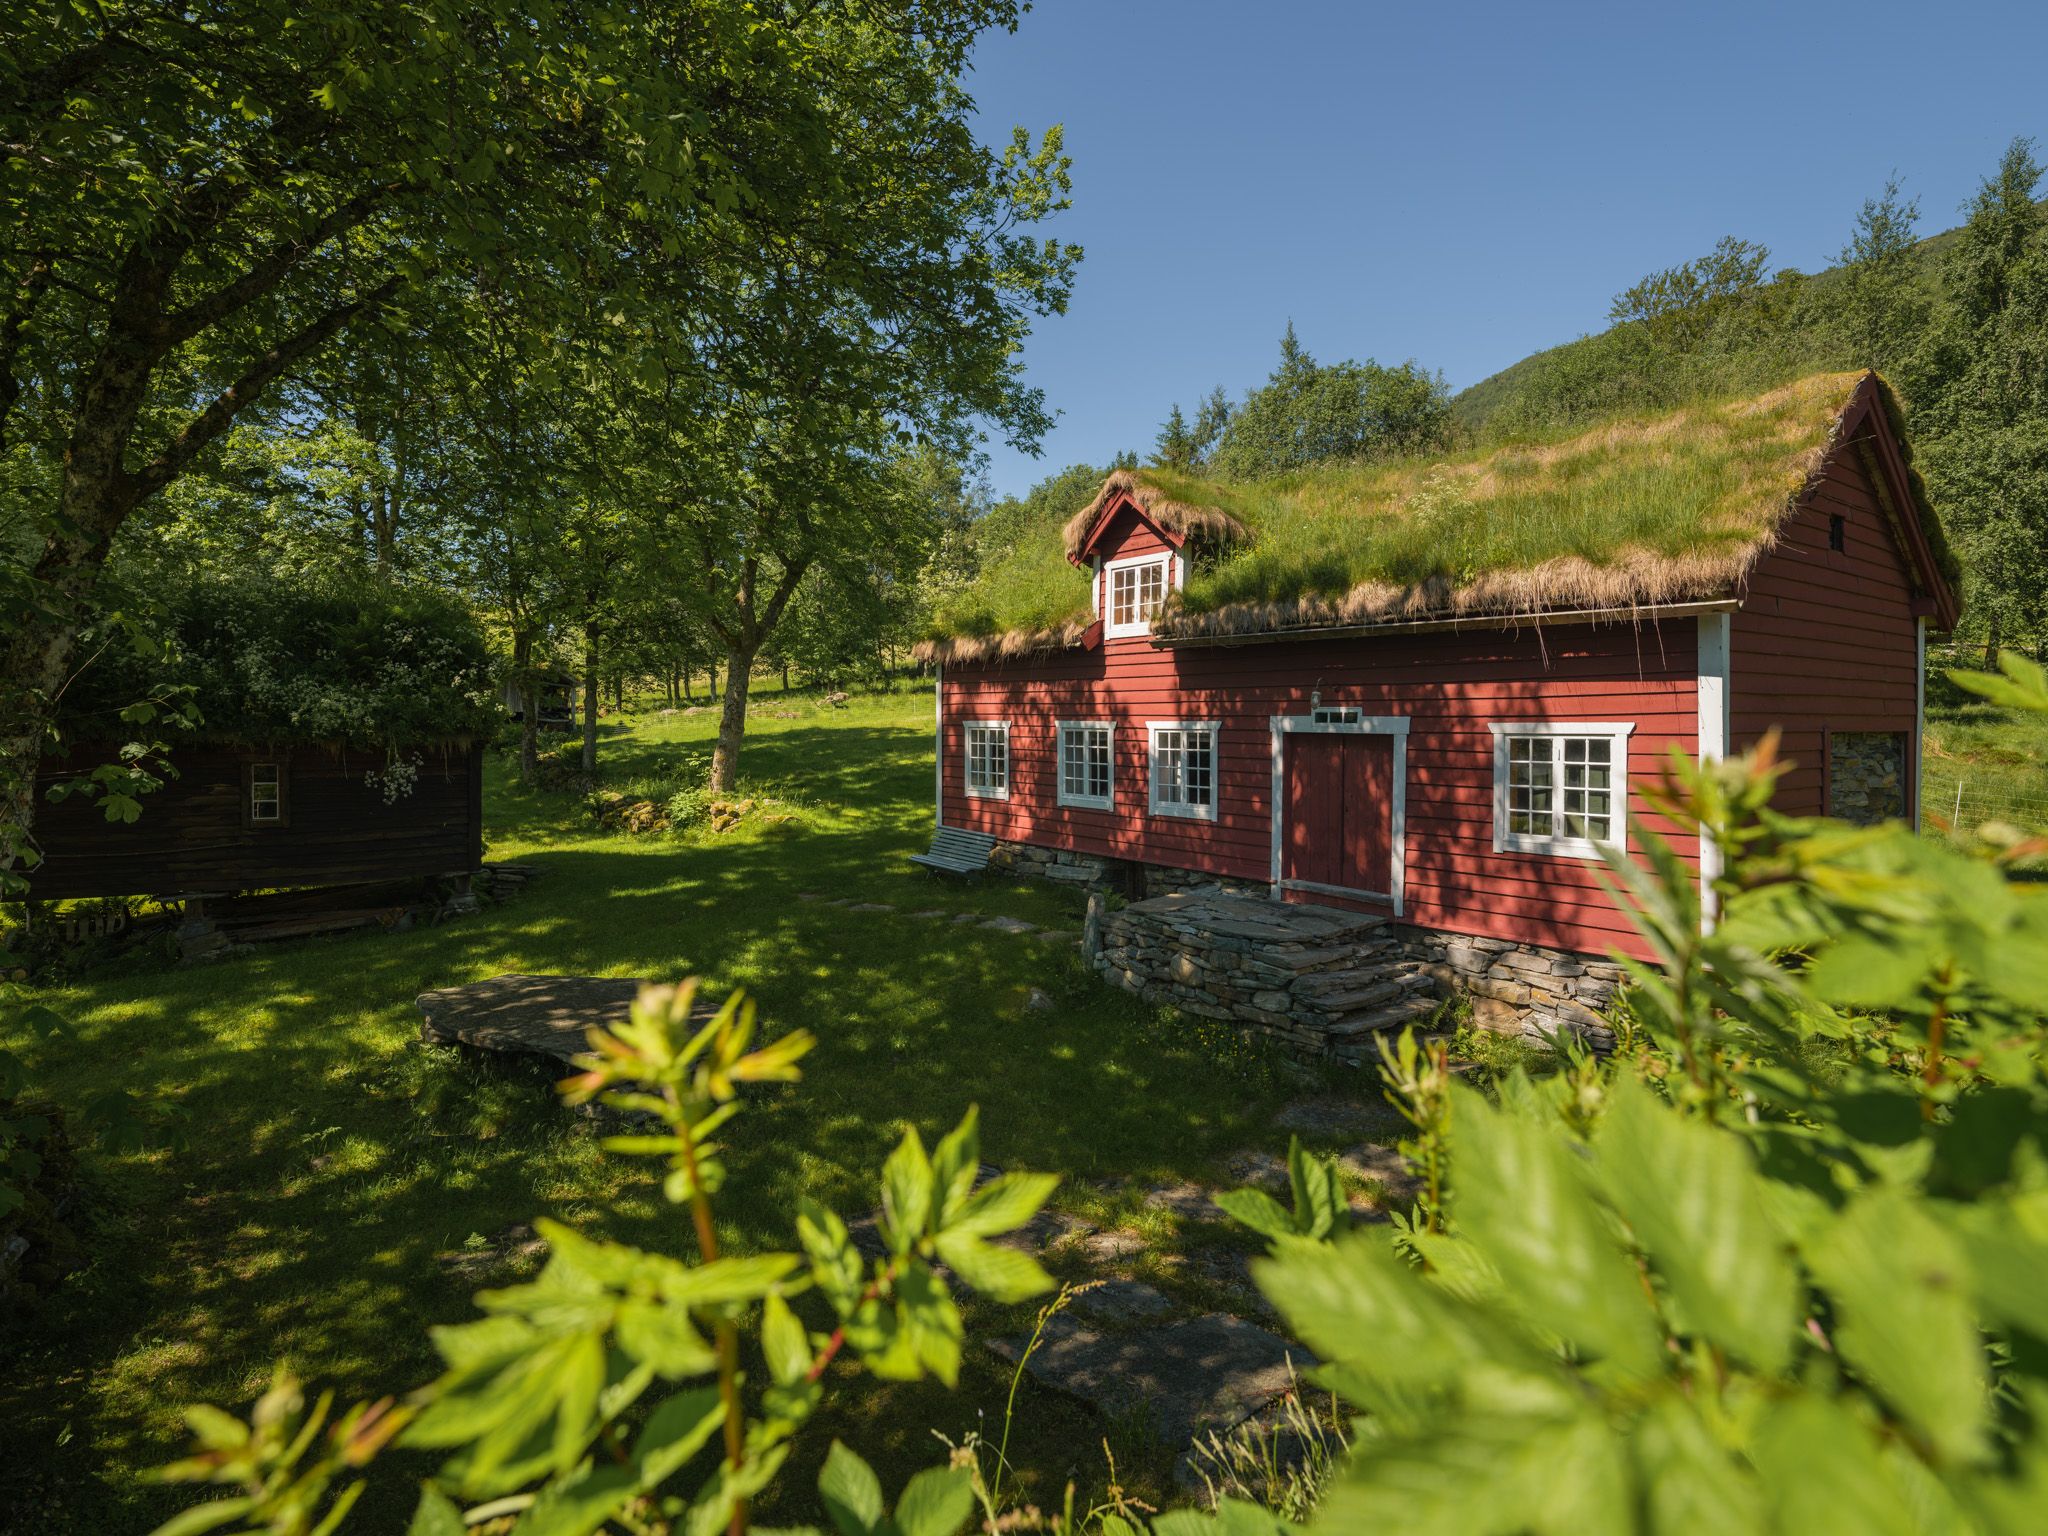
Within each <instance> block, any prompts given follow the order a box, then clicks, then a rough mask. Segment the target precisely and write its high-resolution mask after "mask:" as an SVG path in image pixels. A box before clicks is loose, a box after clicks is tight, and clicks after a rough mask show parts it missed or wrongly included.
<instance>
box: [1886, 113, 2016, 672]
mask: <svg viewBox="0 0 2048 1536" xmlns="http://www.w3.org/2000/svg"><path fill="white" fill-rule="evenodd" d="M2041 177H2042V168H2041V166H2040V164H2039V162H2037V161H2036V160H2035V158H2034V155H2033V146H2032V144H2031V143H2030V142H2029V141H2028V140H2025V139H2015V140H2014V141H2013V143H2012V144H2011V146H2010V147H2009V148H2008V149H2007V150H2006V152H2005V154H2004V155H2003V157H2002V158H2001V159H2000V161H1999V165H1998V169H1997V170H1996V171H1995V172H1994V173H1993V174H1992V175H1991V176H1990V177H1989V178H1988V179H1987V180H1986V181H1985V182H1984V184H1983V185H1982V187H1980V188H1979V190H1978V193H1977V195H1976V197H1975V199H1974V200H1973V201H1972V203H1971V205H1970V216H1969V218H1968V220H1967V221H1966V222H1965V223H1964V225H1963V227H1962V229H1961V230H1960V231H1959V232H1958V234H1957V237H1956V242H1955V246H1954V248H1953V250H1952V252H1951V254H1950V255H1949V257H1948V260H1947V262H1946V264H1945V268H1944V271H1943V287H1944V292H1945V297H1946V304H1945V307H1944V310H1943V313H1942V316H1941V318H1940V320H1939V321H1938V323H1937V324H1936V326H1935V328H1934V333H1933V336H1932V338H1931V340H1930V342H1929V344H1928V346H1927V347H1926V348H1925V350H1924V353H1923V354H1922V356H1921V357H1920V358H1919V359H1917V360H1916V362H1915V364H1914V366H1913V369H1912V373H1911V393H1910V398H1911V399H1912V401H1913V404H1914V413H1913V421H1912V426H1913V429H1914V432H1915V434H1916V437H1917V439H1918V443H1919V452H1920V457H1919V462H1920V463H1921V465H1922V466H1923V468H1924V470H1925V473H1926V474H1927V477H1928V483H1929V486H1930V489H1931V490H1932V492H1933V494H1934V497H1935V501H1936V504H1937V505H1938V506H1940V507H1941V508H1942V512H1943V517H1944V521H1945V523H1946V526H1947V529H1948V533H1949V537H1950V538H1951V540H1952V541H1953V542H1954V544H1955V547H1956V551H1957V553H1958V555H1959V556H1960V557H1961V559H1962V561H1963V564H1964V568H1965V571H1966V574H1967V583H1968V585H1967V596H1968V601H1969V604H1970V608H1971V610H1972V617H1973V619H1974V621H1975V622H1977V623H1981V624H1982V625H1983V629H1982V631H1981V633H1982V634H1983V637H1984V644H1985V653H1986V657H1987V662H1995V660H1996V657H1997V654H1998V650H1999V647H2000V646H2001V645H2002V644H2003V643H2005V641H2006V638H2007V637H2008V636H2016V635H2031V634H2034V633H2036V632H2038V630H2039V628H2040V626H2041V625H2042V623H2043V621H2044V619H2048V215H2044V213H2043V210H2042V208H2041V206H2040V204H2039V203H2037V202H2036V201H2035V194H2036V192H2037V190H2038V189H2039V186H2040V182H2041Z"/></svg>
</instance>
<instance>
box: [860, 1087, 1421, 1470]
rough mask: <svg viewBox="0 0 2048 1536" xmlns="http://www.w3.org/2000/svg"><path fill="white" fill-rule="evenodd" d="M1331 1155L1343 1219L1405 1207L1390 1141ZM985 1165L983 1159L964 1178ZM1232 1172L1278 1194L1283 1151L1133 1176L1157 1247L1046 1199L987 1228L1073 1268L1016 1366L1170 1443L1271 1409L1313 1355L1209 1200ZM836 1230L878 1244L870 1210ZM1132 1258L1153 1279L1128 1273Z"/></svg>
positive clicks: (1379, 1116) (1016, 1354) (1180, 1444)
mask: <svg viewBox="0 0 2048 1536" xmlns="http://www.w3.org/2000/svg"><path fill="white" fill-rule="evenodd" d="M1274 1118H1275V1121H1276V1124H1277V1126H1278V1128H1280V1129H1281V1130H1283V1131H1284V1130H1295V1131H1299V1132H1300V1133H1301V1134H1302V1135H1304V1136H1305V1137H1308V1138H1310V1139H1311V1140H1314V1141H1318V1142H1321V1143H1324V1144H1325V1145H1327V1143H1329V1142H1333V1141H1338V1140H1342V1139H1346V1138H1349V1137H1352V1136H1363V1135H1391V1134H1394V1132H1395V1131H1396V1130H1397V1129H1398V1128H1399V1126H1400V1124H1401V1122H1400V1121H1399V1117H1398V1116H1396V1115H1394V1113H1393V1111H1392V1110H1391V1108H1390V1107H1389V1108H1386V1109H1384V1112H1383V1110H1382V1107H1380V1106H1376V1105H1374V1104H1372V1103H1370V1102H1364V1101H1352V1100H1341V1099H1332V1098H1315V1099H1301V1100H1297V1101H1295V1102H1294V1103H1291V1104H1288V1105H1287V1106H1285V1107H1284V1108H1283V1109H1282V1110H1281V1111H1280V1112H1279V1113H1278V1114H1277V1115H1276V1116H1275V1117H1274ZM1390 1120H1391V1121H1392V1122H1393V1123H1392V1124H1391V1125H1390V1124H1389V1121H1390ZM1317 1155H1319V1156H1330V1155H1333V1154H1331V1153H1330V1152H1328V1151H1327V1150H1324V1151H1319V1152H1318V1153H1317ZM1334 1156H1335V1157H1336V1159H1337V1163H1338V1166H1339V1167H1340V1168H1341V1169H1343V1170H1344V1171H1345V1172H1346V1173H1348V1174H1350V1175H1351V1176H1352V1177H1353V1178H1354V1179H1357V1180H1360V1181H1363V1182H1365V1183H1366V1185H1367V1188H1366V1190H1365V1191H1364V1192H1362V1193H1355V1194H1354V1195H1353V1196H1352V1200H1351V1214H1352V1220H1353V1221H1354V1223H1365V1222H1372V1221H1382V1220H1385V1214H1384V1208H1385V1206H1386V1205H1387V1204H1392V1205H1394V1206H1396V1207H1401V1208H1405V1206H1406V1205H1407V1204H1409V1203H1410V1202H1411V1201H1412V1199H1413V1198H1414V1192H1415V1190H1416V1188H1417V1181H1416V1179H1415V1176H1414V1174H1413V1172H1412V1171H1411V1170H1410V1169H1409V1168H1408V1167H1407V1166H1406V1164H1405V1162H1404V1161H1403V1159H1402V1158H1401V1155H1400V1154H1399V1153H1398V1152H1396V1151H1395V1150H1394V1149H1393V1148H1391V1147H1388V1146H1384V1145H1380V1144H1378V1143H1377V1142H1373V1141H1364V1140H1361V1141H1359V1142H1358V1143H1357V1144H1355V1145H1353V1146H1350V1147H1347V1148H1345V1149H1344V1150H1342V1151H1339V1152H1337V1153H1335V1154H1334ZM998 1171H999V1170H997V1169H996V1168H995V1167H993V1166H992V1165H990V1164H987V1163H984V1164H982V1165H981V1167H980V1169H979V1170H978V1172H977V1174H976V1182H977V1183H980V1182H983V1181H986V1180H988V1179H991V1178H994V1177H995V1176H996V1175H997V1173H998ZM1241 1185H1254V1186H1257V1187H1260V1188H1264V1189H1267V1190H1269V1191H1271V1192H1272V1193H1273V1194H1274V1195H1275V1196H1277V1197H1279V1198H1281V1199H1283V1200H1284V1199H1285V1198H1286V1192H1287V1159H1286V1157H1285V1155H1284V1154H1281V1153H1278V1152H1275V1151H1272V1150H1269V1149H1265V1148H1253V1149H1247V1150H1245V1151H1243V1152H1240V1153H1238V1154H1236V1155H1235V1156H1233V1157H1231V1158H1229V1159H1227V1160H1226V1163H1225V1166H1224V1179H1223V1181H1222V1182H1221V1183H1218V1184H1213V1185H1212V1184H1206V1183H1202V1182H1199V1181H1197V1180H1193V1179H1177V1180H1173V1181H1171V1182H1168V1183H1162V1184H1152V1185H1149V1186H1142V1187H1139V1188H1138V1189H1137V1190H1136V1199H1137V1202H1138V1204H1139V1205H1141V1206H1142V1207H1143V1208H1144V1210H1145V1211H1146V1212H1148V1213H1157V1214H1158V1215H1161V1216H1165V1217H1167V1218H1169V1222H1170V1225H1171V1227H1172V1229H1173V1231H1174V1238H1173V1242H1172V1246H1171V1248H1169V1249H1161V1248H1160V1247H1158V1246H1157V1242H1156V1239H1157V1233H1158V1226H1157V1224H1156V1223H1152V1222H1147V1221H1142V1220H1141V1221H1139V1222H1137V1223H1135V1224H1134V1225H1135V1226H1140V1227H1144V1228H1145V1230H1146V1231H1149V1232H1151V1233H1152V1234H1153V1237H1152V1238H1151V1239H1148V1238H1147V1237H1146V1236H1145V1235H1144V1233H1142V1232H1140V1231H1137V1230H1132V1229H1129V1228H1124V1227H1117V1226H1111V1227H1100V1226H1097V1225H1096V1224H1095V1223H1093V1222H1091V1221H1088V1220H1084V1219H1083V1218H1081V1217H1079V1216H1075V1215H1072V1214H1071V1213H1068V1212H1065V1211H1057V1210H1046V1211H1041V1212H1040V1213H1039V1214H1038V1215H1037V1216H1036V1217H1034V1218H1033V1219H1032V1221H1031V1222H1030V1223H1029V1224H1028V1225H1027V1226H1025V1227H1024V1228H1023V1229H1021V1230H1020V1231H1017V1232H1014V1233H1011V1234H1009V1235H1008V1236H1006V1237H1003V1238H1000V1239H998V1240H997V1241H999V1242H1001V1243H1003V1244H1005V1245H1006V1246H1010V1247H1014V1248H1018V1249H1021V1250H1023V1251H1025V1252H1028V1253H1032V1254H1035V1255H1036V1256H1038V1257H1039V1258H1041V1259H1042V1260H1043V1261H1044V1262H1045V1263H1047V1264H1048V1265H1049V1266H1051V1267H1052V1268H1053V1270H1054V1272H1055V1273H1057V1274H1060V1275H1063V1276H1066V1277H1067V1278H1068V1279H1069V1280H1070V1282H1077V1283H1076V1284H1075V1290H1074V1294H1073V1297H1072V1299H1071V1301H1070V1302H1069V1304H1068V1308H1067V1310H1065V1311H1063V1312H1061V1313H1059V1314H1057V1315H1055V1316H1054V1317H1053V1318H1051V1319H1050V1320H1049V1321H1048V1322H1047V1324H1046V1327H1045V1332H1044V1335H1043V1336H1042V1338H1041V1340H1040V1343H1039V1347H1038V1349H1037V1350H1036V1351H1035V1352H1033V1353H1032V1355H1031V1357H1030V1360H1029V1363H1028V1365H1027V1366H1026V1369H1027V1370H1028V1371H1029V1373H1030V1374H1031V1376H1032V1377H1033V1379H1034V1380H1036V1381H1038V1382H1040V1383H1041V1384H1043V1385H1044V1386H1046V1387H1048V1388H1050V1389H1052V1390H1054V1391H1057V1392H1063V1393H1066V1394H1068V1395H1069V1396H1072V1397H1075V1398H1078V1399H1080V1400H1081V1401H1082V1402H1084V1403H1086V1404H1088V1405H1089V1406H1090V1407H1092V1408H1094V1409H1095V1410H1097V1411H1098V1412H1100V1413H1102V1414H1104V1415H1106V1416H1109V1417H1112V1418H1115V1419H1117V1420H1119V1421H1120V1422H1132V1421H1136V1422H1140V1423H1142V1424H1143V1425H1144V1426H1145V1428H1146V1431H1147V1432H1148V1433H1149V1434H1151V1435H1153V1436H1155V1437H1157V1438H1158V1439H1159V1440H1160V1441H1161V1442H1162V1443H1163V1444H1167V1445H1170V1446H1171V1448H1172V1449H1173V1450H1174V1451H1175V1452H1176V1453H1181V1452H1184V1451H1186V1450H1187V1449H1188V1448H1189V1447H1190V1446H1192V1445H1193V1443H1194V1442H1195V1441H1196V1440H1197V1439H1199V1438H1201V1437H1203V1436H1205V1435H1207V1434H1209V1433H1211V1432H1221V1433H1228V1432H1231V1431H1234V1430H1236V1429H1238V1428H1239V1427H1240V1426H1242V1425H1244V1424H1246V1423H1248V1422H1250V1421H1254V1420H1256V1421H1259V1422H1262V1423H1263V1422H1266V1421H1267V1420H1269V1419H1270V1418H1271V1417H1272V1416H1273V1415H1274V1414H1275V1413H1277V1412H1278V1406H1277V1404H1278V1399H1279V1398H1280V1397H1281V1395H1282V1394H1283V1393H1285V1392H1287V1391H1288V1390H1290V1389H1291V1388H1292V1387H1294V1386H1295V1385H1296V1383H1297V1381H1298V1380H1299V1379H1300V1378H1301V1377H1303V1376H1305V1375H1306V1374H1307V1372H1308V1371H1309V1370H1311V1369H1312V1368H1313V1367H1314V1364H1315V1361H1314V1359H1313V1357H1312V1356H1311V1355H1309V1354H1308V1352H1307V1351H1306V1350H1304V1349H1303V1348H1302V1346H1301V1345H1299V1344H1297V1343H1293V1342H1291V1341H1289V1340H1288V1339H1286V1338H1285V1337H1284V1336H1283V1335H1282V1334H1281V1333H1280V1332H1278V1331H1277V1329H1278V1327H1279V1326H1280V1320H1279V1318H1278V1316H1277V1315H1276V1314H1275V1313H1274V1311H1273V1309H1272V1308H1271V1306H1270V1305H1269V1304H1268V1303H1267V1302H1266V1300H1265V1298H1264V1297H1263V1296H1261V1295H1260V1294H1259V1293H1258V1290H1257V1288H1256V1287H1255V1286H1254V1284H1253V1283H1252V1278H1251V1265H1252V1262H1253V1260H1254V1259H1255V1258H1256V1257H1257V1251H1256V1250H1255V1248H1254V1246H1253V1245H1250V1244H1248V1243H1246V1241H1245V1240H1244V1238H1243V1236H1242V1229H1239V1228H1236V1227H1235V1226H1234V1225H1233V1224H1232V1223H1231V1222H1230V1221H1229V1218H1228V1217H1226V1216H1225V1215H1224V1214H1223V1212H1222V1210H1221V1209H1220V1208H1219V1207H1218V1206H1217V1205H1216V1201H1215V1197H1216V1196H1217V1195H1218V1194H1220V1193H1221V1192H1222V1191H1223V1190H1224V1189H1230V1188H1236V1187H1239V1186H1241ZM1098 1187H1099V1188H1101V1189H1103V1190H1104V1191H1105V1192H1108V1193H1111V1194H1115V1193H1117V1192H1118V1191H1119V1190H1122V1189H1126V1188H1129V1186H1128V1185H1126V1184H1125V1183H1124V1182H1123V1181H1119V1180H1111V1181H1108V1182H1107V1183H1104V1184H1102V1185H1100V1186H1098ZM849 1230H850V1231H851V1233H852V1235H853V1239H854V1242H855V1244H856V1245H857V1246H859V1247H860V1248H861V1249H863V1250H864V1251H865V1252H867V1253H869V1254H871V1255H874V1256H880V1254H881V1253H882V1252H883V1243H882V1236H881V1226H880V1220H879V1217H878V1216H877V1215H869V1216H867V1217H864V1218H862V1219H861V1220H858V1221H854V1222H851V1223H849ZM1134 1268H1142V1272H1143V1273H1145V1274H1146V1275H1148V1276H1149V1277H1150V1278H1151V1279H1156V1280H1158V1281H1159V1282H1160V1284H1158V1285H1154V1284H1152V1283H1150V1282H1149V1280H1145V1279H1138V1278H1136V1277H1135V1276H1134V1275H1132V1274H1131V1273H1130V1271H1131V1270H1133V1269H1134ZM1176 1293H1178V1294H1176ZM1198 1300H1199V1301H1200V1302H1203V1303H1206V1304H1195V1303H1197V1302H1198ZM1029 1343H1030V1334H1029V1332H1028V1331H1026V1332H1024V1333H1020V1334H1014V1335H1010V1336H1007V1337H1002V1338H997V1339H994V1340H991V1341H989V1345H988V1347H989V1348H991V1349H993V1350H994V1351H995V1352H996V1353H997V1354H998V1355H1000V1356H1001V1357H1002V1358H1003V1359H1005V1360H1009V1361H1011V1362H1015V1361H1017V1360H1019V1359H1021V1358H1022V1357H1023V1355H1024V1352H1025V1350H1026V1348H1027V1347H1028V1345H1029ZM1182 1459H1183V1461H1185V1457H1184V1456H1183V1458H1182Z"/></svg>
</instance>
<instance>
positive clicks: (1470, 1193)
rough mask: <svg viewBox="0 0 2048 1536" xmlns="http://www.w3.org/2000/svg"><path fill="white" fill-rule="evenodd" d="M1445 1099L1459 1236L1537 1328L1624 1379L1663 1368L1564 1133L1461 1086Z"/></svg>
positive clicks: (1628, 1268)
mask: <svg viewBox="0 0 2048 1536" xmlns="http://www.w3.org/2000/svg"><path fill="white" fill-rule="evenodd" d="M1452 1093H1453V1100H1452V1110H1451V1124H1452V1126H1453V1131H1452V1136H1453V1139H1454V1145H1455V1147H1456V1153H1455V1156H1454V1157H1453V1158H1452V1162H1451V1170H1452V1185H1453V1196H1454V1199H1453V1203H1452V1212H1453V1215H1454V1217H1455V1219H1456V1222H1457V1225H1458V1228H1459V1230H1460V1231H1461V1232H1462V1233H1463V1234H1464V1236H1465V1237H1466V1238H1467V1240H1469V1241H1470V1242H1471V1243H1472V1244H1473V1246H1474V1247H1476V1248H1478V1249H1479V1250H1480V1252H1481V1253H1483V1254H1485V1256H1486V1257H1487V1258H1488V1259H1489V1260H1491V1261H1492V1264H1493V1267H1494V1268H1495V1269H1496V1270H1498V1271H1499V1273H1500V1277H1501V1280H1502V1281H1503V1283H1504V1284H1505V1285H1506V1286H1507V1288H1508V1290H1509V1292H1510V1293H1512V1294H1513V1295H1514V1296H1515V1297H1516V1298H1517V1299H1518V1300H1519V1302H1520V1303H1521V1305H1522V1306H1523V1307H1525V1308H1526V1309H1527V1311H1528V1313H1529V1315H1530V1316H1531V1318H1532V1319H1533V1320H1534V1321H1536V1322H1537V1323H1538V1324H1539V1325H1540V1326H1541V1327H1544V1328H1546V1329H1549V1330H1550V1331H1552V1332H1554V1333H1556V1334H1557V1335H1559V1336H1560V1337H1562V1338H1565V1339H1569V1340H1571V1341H1572V1342H1573V1343H1574V1344H1576V1345H1578V1346H1579V1347H1580V1348H1581V1349H1582V1350H1585V1351H1587V1352H1589V1353H1591V1354H1593V1355H1596V1356H1599V1357H1600V1358H1602V1359H1604V1360H1606V1361H1609V1362H1611V1363H1612V1365H1613V1366H1614V1367H1616V1368H1618V1369H1619V1370H1621V1371H1623V1372H1625V1373H1627V1374H1629V1375H1632V1376H1648V1375H1654V1374H1656V1373H1658V1372H1660V1371H1662V1370H1664V1369H1666V1368H1667V1366H1666V1358H1665V1355H1664V1351H1663V1345H1662V1339H1661V1336H1660V1333H1659V1330H1658V1327H1657V1323H1656V1319H1655V1317H1654V1316H1653V1315H1652V1313H1651V1311H1650V1305H1649V1301H1648V1299H1647V1298H1646V1297H1645V1296H1644V1295H1643V1288H1642V1281H1641V1278H1640V1277H1639V1276H1638V1275H1637V1273H1636V1268H1635V1265H1634V1264H1633V1262H1631V1261H1630V1259H1629V1258H1628V1256H1627V1255H1626V1254H1624V1253H1623V1252H1622V1250H1621V1247H1620V1245H1619V1243H1617V1242H1616V1240H1615V1236H1614V1233H1613V1230H1612V1229H1611V1227H1610V1226H1609V1224H1608V1219H1607V1217H1606V1216H1604V1215H1603V1214H1602V1213H1601V1211H1600V1209H1599V1208H1598V1207H1597V1206H1595V1205H1594V1203H1593V1201H1592V1200H1591V1199H1590V1198H1589V1197H1588V1195H1587V1193H1586V1190H1585V1182H1584V1174H1583V1170H1582V1169H1581V1168H1580V1167H1579V1166H1578V1154H1577V1153H1576V1152H1574V1151H1573V1150H1571V1149H1570V1148H1569V1147H1567V1145H1566V1144H1565V1141H1564V1139H1563V1132H1562V1130H1561V1129H1554V1128H1553V1126H1552V1125H1546V1124H1539V1123H1537V1122H1534V1121H1531V1120H1525V1119H1522V1118H1519V1117H1514V1116H1510V1115H1508V1114H1505V1113H1503V1112H1502V1111H1500V1110H1496V1109H1494V1108H1493V1107H1492V1106H1491V1105H1490V1104H1488V1103H1487V1102H1486V1100H1485V1099H1484V1098H1482V1097H1481V1096H1480V1095H1479V1094H1478V1093H1477V1092H1476V1091H1474V1090H1472V1089H1469V1088H1466V1087H1463V1086H1462V1085H1460V1086H1458V1087H1456V1088H1454V1089H1453V1090H1452ZM1553 1124H1554V1123H1553Z"/></svg>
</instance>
